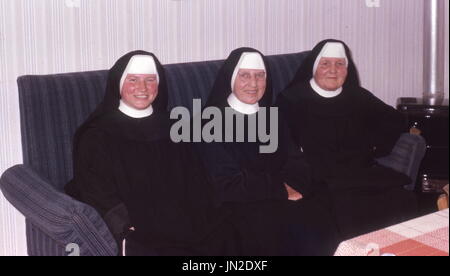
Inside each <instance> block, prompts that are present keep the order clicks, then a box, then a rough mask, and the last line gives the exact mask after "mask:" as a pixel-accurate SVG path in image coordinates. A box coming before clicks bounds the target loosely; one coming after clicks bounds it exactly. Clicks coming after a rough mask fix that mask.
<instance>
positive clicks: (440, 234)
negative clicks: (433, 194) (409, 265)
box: [335, 209, 449, 256]
mask: <svg viewBox="0 0 450 276" xmlns="http://www.w3.org/2000/svg"><path fill="white" fill-rule="evenodd" d="M448 223H449V220H448V209H446V210H443V211H440V212H437V213H433V214H430V215H427V216H424V217H420V218H417V219H414V220H411V221H407V222H404V223H400V224H397V225H395V226H392V227H388V228H385V229H382V230H379V231H376V232H373V233H369V234H366V235H363V236H360V237H356V238H353V239H351V240H348V241H344V242H342V243H341V244H340V245H339V248H338V249H337V251H336V253H335V256H448V255H449V254H448V250H449V249H448V235H449V234H448Z"/></svg>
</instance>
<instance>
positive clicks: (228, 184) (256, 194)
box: [200, 143, 287, 204]
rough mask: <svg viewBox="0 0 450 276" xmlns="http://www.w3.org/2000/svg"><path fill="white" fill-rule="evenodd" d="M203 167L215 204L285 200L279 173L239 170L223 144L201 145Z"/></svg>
mask: <svg viewBox="0 0 450 276" xmlns="http://www.w3.org/2000/svg"><path fill="white" fill-rule="evenodd" d="M200 148H201V153H202V154H201V155H202V159H203V163H204V166H205V168H206V169H207V171H208V173H209V176H210V177H211V180H212V182H213V183H214V190H215V199H216V202H217V204H221V203H225V202H255V201H260V200H268V199H287V191H286V189H285V187H284V182H283V175H282V173H281V172H268V171H257V170H253V169H248V168H241V167H240V166H239V165H238V162H237V160H234V159H233V158H232V156H231V155H230V154H229V153H227V151H226V150H225V148H224V147H223V145H222V144H218V143H210V144H207V143H204V144H202V145H201V146H200Z"/></svg>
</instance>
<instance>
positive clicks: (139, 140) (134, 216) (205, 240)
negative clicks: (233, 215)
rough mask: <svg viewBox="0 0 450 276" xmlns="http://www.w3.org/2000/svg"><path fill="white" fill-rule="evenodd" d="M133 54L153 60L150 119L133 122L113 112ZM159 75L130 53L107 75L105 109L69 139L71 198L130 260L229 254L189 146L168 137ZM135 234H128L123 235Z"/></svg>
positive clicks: (163, 87)
mask: <svg viewBox="0 0 450 276" xmlns="http://www.w3.org/2000/svg"><path fill="white" fill-rule="evenodd" d="M134 55H151V56H152V57H153V58H154V60H155V63H156V67H157V71H158V74H159V89H158V90H159V93H158V96H157V98H156V100H155V102H154V103H153V105H152V106H153V109H154V112H153V114H152V115H151V116H149V117H146V118H142V119H136V118H131V117H128V116H127V115H125V114H124V113H122V112H121V111H119V110H118V107H119V101H120V89H119V86H120V79H121V77H122V74H123V72H124V71H125V68H126V66H127V64H128V62H129V61H130V59H131V58H132V57H133V56H134ZM166 109H167V85H166V79H165V76H164V70H163V68H162V66H161V64H160V63H159V61H158V60H157V58H156V57H155V56H154V55H153V54H150V53H147V52H142V51H136V52H131V53H129V54H127V55H125V56H124V57H122V58H121V59H119V60H118V61H117V63H116V64H115V65H114V66H113V67H112V69H111V70H110V72H109V77H108V83H107V88H106V94H105V98H104V100H103V102H102V103H101V104H100V105H99V106H98V107H97V109H96V110H95V111H94V112H93V113H92V115H91V116H90V117H89V118H88V120H87V121H86V122H85V123H84V124H83V125H82V126H81V127H80V128H79V129H78V131H77V132H76V135H75V140H74V152H73V156H74V178H73V180H72V181H71V182H70V183H69V184H68V185H67V186H66V191H67V192H68V194H70V195H72V196H73V197H75V198H77V199H79V200H80V201H83V202H85V203H87V204H89V205H91V206H93V207H94V208H95V209H96V210H97V211H98V212H99V213H100V214H101V215H102V217H103V218H104V219H105V221H106V223H107V225H108V227H109V228H110V230H111V232H112V233H113V235H114V236H115V238H116V239H117V241H118V242H119V244H120V242H121V240H122V239H123V238H124V235H128V236H127V246H126V251H127V254H128V255H228V254H235V251H233V250H234V249H231V246H233V242H230V239H231V238H230V237H228V236H227V235H229V234H230V233H231V232H232V231H228V230H229V229H228V228H227V226H226V224H224V223H223V222H224V219H225V218H226V216H227V214H226V212H225V211H223V209H218V208H214V206H213V203H212V193H211V192H210V190H211V185H209V184H208V183H207V181H206V177H204V175H203V171H202V168H201V162H200V160H198V159H197V158H196V155H195V154H194V152H193V151H192V150H191V147H190V146H189V145H188V144H183V143H180V144H175V143H173V142H172V141H171V139H170V136H169V133H170V126H171V124H172V123H171V121H170V120H169V114H168V113H167V111H166ZM130 227H134V228H135V231H132V232H130V233H127V232H128V229H129V228H130Z"/></svg>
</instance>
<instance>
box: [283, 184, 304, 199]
mask: <svg viewBox="0 0 450 276" xmlns="http://www.w3.org/2000/svg"><path fill="white" fill-rule="evenodd" d="M284 186H285V187H286V190H287V192H288V199H289V200H291V201H299V200H301V199H303V195H302V194H301V193H299V192H297V191H296V190H294V189H293V188H292V187H291V186H289V185H288V184H286V183H284Z"/></svg>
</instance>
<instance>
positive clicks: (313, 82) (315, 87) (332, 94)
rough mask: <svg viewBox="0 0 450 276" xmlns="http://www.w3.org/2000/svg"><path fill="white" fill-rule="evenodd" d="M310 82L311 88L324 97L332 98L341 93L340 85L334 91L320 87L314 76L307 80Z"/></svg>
mask: <svg viewBox="0 0 450 276" xmlns="http://www.w3.org/2000/svg"><path fill="white" fill-rule="evenodd" d="M309 83H310V84H311V88H312V89H313V90H314V91H315V92H316V93H317V94H319V95H320V96H322V97H324V98H334V97H337V96H339V94H341V93H342V87H340V88H338V89H337V90H335V91H327V90H325V89H322V88H321V87H320V86H319V85H318V84H317V82H316V80H315V79H314V78H312V79H311V81H310V82H309Z"/></svg>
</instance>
